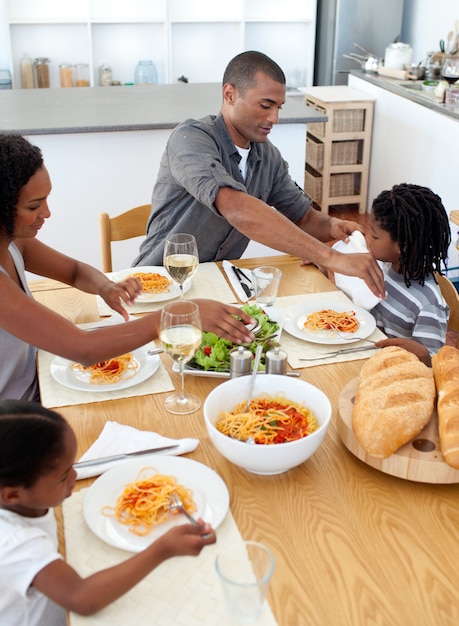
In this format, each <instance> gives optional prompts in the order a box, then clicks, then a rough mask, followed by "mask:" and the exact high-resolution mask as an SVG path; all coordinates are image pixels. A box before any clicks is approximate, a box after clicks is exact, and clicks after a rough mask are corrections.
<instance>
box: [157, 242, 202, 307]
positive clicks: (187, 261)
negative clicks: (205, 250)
mask: <svg viewBox="0 0 459 626" xmlns="http://www.w3.org/2000/svg"><path fill="white" fill-rule="evenodd" d="M198 265H199V256H198V246H197V244H196V239H195V238H194V236H193V235H188V234H186V233H176V234H175V235H170V236H169V237H168V238H167V239H166V245H165V246H164V267H165V268H166V270H167V271H168V273H169V275H170V277H171V278H172V280H173V281H174V282H175V283H178V285H179V287H180V300H183V285H184V283H185V281H187V280H188V278H191V277H192V276H194V275H195V274H196V271H197V269H198Z"/></svg>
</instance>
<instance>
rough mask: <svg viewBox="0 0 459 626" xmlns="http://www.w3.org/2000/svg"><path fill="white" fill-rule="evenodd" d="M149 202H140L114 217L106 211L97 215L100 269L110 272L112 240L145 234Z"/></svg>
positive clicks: (111, 267) (111, 266)
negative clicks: (100, 258) (139, 204)
mask: <svg viewBox="0 0 459 626" xmlns="http://www.w3.org/2000/svg"><path fill="white" fill-rule="evenodd" d="M150 211H151V204H142V205H141V206H136V207H134V208H133V209H129V211H125V212H124V213H121V214H120V215H116V216H115V217H110V216H109V214H108V213H101V214H100V215H99V232H100V250H101V256H102V271H103V272H112V271H113V262H112V241H124V240H125V239H131V238H132V237H140V236H141V235H145V233H146V230H147V221H148V217H149V215H150Z"/></svg>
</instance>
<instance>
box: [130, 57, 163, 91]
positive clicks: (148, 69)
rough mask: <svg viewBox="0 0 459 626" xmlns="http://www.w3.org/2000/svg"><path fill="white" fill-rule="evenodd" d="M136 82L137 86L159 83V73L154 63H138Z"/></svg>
mask: <svg viewBox="0 0 459 626" xmlns="http://www.w3.org/2000/svg"><path fill="white" fill-rule="evenodd" d="M134 82H135V84H136V85H155V84H156V83H157V82H158V73H157V71H156V67H155V65H154V63H153V61H150V60H141V61H139V62H138V63H137V66H136V68H135V76H134Z"/></svg>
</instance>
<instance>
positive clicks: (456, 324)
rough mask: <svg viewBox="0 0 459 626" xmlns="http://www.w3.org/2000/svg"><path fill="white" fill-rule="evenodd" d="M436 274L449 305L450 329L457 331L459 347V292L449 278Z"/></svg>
mask: <svg viewBox="0 0 459 626" xmlns="http://www.w3.org/2000/svg"><path fill="white" fill-rule="evenodd" d="M435 276H436V278H437V280H438V284H439V285H440V290H441V293H442V296H443V297H444V299H445V300H446V304H447V305H448V306H449V320H448V330H453V331H455V332H456V333H457V339H456V348H459V294H458V293H457V291H456V287H455V286H454V285H453V283H452V282H451V281H450V280H449V278H447V277H446V276H440V274H436V275H435Z"/></svg>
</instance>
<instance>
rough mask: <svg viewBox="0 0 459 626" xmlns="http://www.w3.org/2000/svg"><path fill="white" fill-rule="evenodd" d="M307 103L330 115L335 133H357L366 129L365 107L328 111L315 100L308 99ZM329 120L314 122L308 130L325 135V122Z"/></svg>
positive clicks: (321, 135) (309, 125)
mask: <svg viewBox="0 0 459 626" xmlns="http://www.w3.org/2000/svg"><path fill="white" fill-rule="evenodd" d="M306 104H307V105H308V106H310V107H312V108H313V109H315V110H316V111H320V113H323V114H324V115H327V116H328V120H329V122H330V120H331V122H332V131H333V132H334V133H355V132H361V131H363V130H364V129H365V109H332V110H330V111H327V109H326V108H325V107H322V106H320V105H318V104H317V102H316V101H315V100H309V99H306ZM329 122H312V123H310V124H308V130H310V131H311V132H312V133H314V134H315V135H318V136H319V137H324V136H325V124H326V123H327V124H328V123H329Z"/></svg>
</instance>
